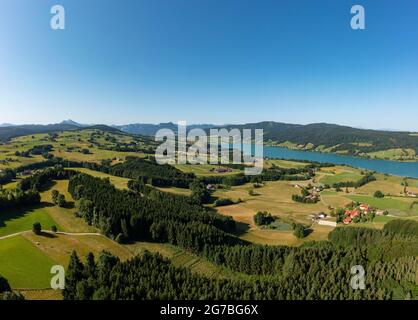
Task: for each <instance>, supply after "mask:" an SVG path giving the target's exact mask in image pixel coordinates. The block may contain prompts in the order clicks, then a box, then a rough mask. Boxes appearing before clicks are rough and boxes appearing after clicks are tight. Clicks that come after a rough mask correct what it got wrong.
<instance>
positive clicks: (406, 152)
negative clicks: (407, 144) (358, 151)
mask: <svg viewBox="0 0 418 320" xmlns="http://www.w3.org/2000/svg"><path fill="white" fill-rule="evenodd" d="M367 155H369V156H370V157H371V158H378V159H388V160H389V159H391V160H415V159H416V153H415V150H414V149H402V148H397V149H388V150H384V151H377V152H370V153H368V154H367Z"/></svg>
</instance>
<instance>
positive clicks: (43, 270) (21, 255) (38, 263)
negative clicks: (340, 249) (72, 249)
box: [0, 236, 55, 289]
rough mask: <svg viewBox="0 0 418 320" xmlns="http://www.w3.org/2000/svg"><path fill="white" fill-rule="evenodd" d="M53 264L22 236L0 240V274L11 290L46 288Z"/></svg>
mask: <svg viewBox="0 0 418 320" xmlns="http://www.w3.org/2000/svg"><path fill="white" fill-rule="evenodd" d="M54 264H55V262H54V261H53V260H52V259H50V258H48V257H47V256H46V255H45V254H44V253H43V252H42V251H41V250H39V249H38V248H37V247H36V246H35V245H34V244H32V243H31V242H30V241H29V240H27V239H25V238H24V237H23V236H15V237H12V238H7V239H3V240H0V274H1V275H2V276H3V277H6V279H8V280H9V283H10V285H11V287H12V288H19V289H20V288H30V289H41V288H48V287H49V286H50V279H51V274H50V270H51V267H52V266H53V265H54Z"/></svg>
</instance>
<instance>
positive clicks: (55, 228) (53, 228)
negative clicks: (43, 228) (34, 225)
mask: <svg viewBox="0 0 418 320" xmlns="http://www.w3.org/2000/svg"><path fill="white" fill-rule="evenodd" d="M51 231H52V232H54V233H55V232H57V231H58V228H57V226H55V225H53V226H51Z"/></svg>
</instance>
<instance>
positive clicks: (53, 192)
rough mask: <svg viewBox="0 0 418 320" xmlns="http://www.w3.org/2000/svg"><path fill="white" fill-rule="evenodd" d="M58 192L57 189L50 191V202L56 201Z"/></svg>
mask: <svg viewBox="0 0 418 320" xmlns="http://www.w3.org/2000/svg"><path fill="white" fill-rule="evenodd" d="M58 195H59V192H58V191H57V190H52V191H51V197H52V202H53V203H54V204H56V203H57V198H58Z"/></svg>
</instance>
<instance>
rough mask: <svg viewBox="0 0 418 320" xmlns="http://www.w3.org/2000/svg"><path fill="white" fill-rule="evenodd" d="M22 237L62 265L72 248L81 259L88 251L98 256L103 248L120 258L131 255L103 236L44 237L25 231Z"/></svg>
mask: <svg viewBox="0 0 418 320" xmlns="http://www.w3.org/2000/svg"><path fill="white" fill-rule="evenodd" d="M24 237H25V238H26V239H27V240H28V241H30V242H31V243H32V244H36V245H37V248H38V249H39V250H40V251H42V252H43V253H44V254H45V255H46V256H48V257H49V258H50V259H52V260H54V261H56V262H57V263H58V264H60V265H63V266H64V267H67V265H68V262H69V258H70V255H71V253H72V252H73V251H74V250H75V251H76V252H77V254H78V256H79V257H80V259H81V260H84V258H85V257H86V255H87V253H89V252H92V253H93V254H94V255H95V256H96V257H98V255H99V254H100V252H101V251H103V250H107V251H109V252H111V253H112V254H114V255H116V256H118V257H119V258H120V259H121V260H126V259H129V258H131V257H132V254H131V252H129V250H127V249H126V248H124V247H123V246H121V245H119V244H118V243H116V242H114V241H112V240H110V239H109V238H106V237H104V236H96V235H62V234H56V235H55V236H54V237H44V236H37V235H35V234H33V233H31V232H30V233H26V234H25V235H24Z"/></svg>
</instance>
